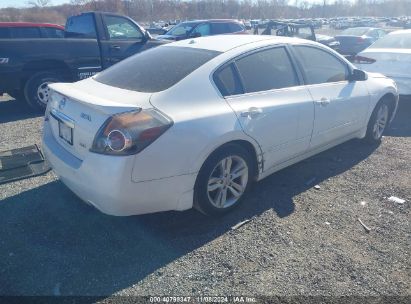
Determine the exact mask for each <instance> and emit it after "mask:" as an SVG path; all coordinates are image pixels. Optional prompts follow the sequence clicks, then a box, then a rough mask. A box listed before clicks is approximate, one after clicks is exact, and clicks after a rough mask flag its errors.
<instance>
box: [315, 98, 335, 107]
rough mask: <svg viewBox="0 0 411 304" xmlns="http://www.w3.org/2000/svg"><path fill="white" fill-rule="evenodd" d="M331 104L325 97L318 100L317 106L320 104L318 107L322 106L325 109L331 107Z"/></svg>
mask: <svg viewBox="0 0 411 304" xmlns="http://www.w3.org/2000/svg"><path fill="white" fill-rule="evenodd" d="M330 102H331V100H330V99H328V98H325V97H323V98H321V99H320V100H316V101H315V104H318V105H321V106H324V107H325V106H327V105H329V104H330Z"/></svg>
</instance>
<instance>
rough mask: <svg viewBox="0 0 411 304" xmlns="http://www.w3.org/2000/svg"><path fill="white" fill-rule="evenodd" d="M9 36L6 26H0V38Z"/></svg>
mask: <svg viewBox="0 0 411 304" xmlns="http://www.w3.org/2000/svg"><path fill="white" fill-rule="evenodd" d="M7 38H10V31H9V29H8V28H6V27H0V39H7Z"/></svg>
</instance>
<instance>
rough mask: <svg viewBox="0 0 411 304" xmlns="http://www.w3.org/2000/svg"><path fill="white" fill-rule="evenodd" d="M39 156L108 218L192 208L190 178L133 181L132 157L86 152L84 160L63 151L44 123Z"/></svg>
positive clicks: (191, 184) (64, 181)
mask: <svg viewBox="0 0 411 304" xmlns="http://www.w3.org/2000/svg"><path fill="white" fill-rule="evenodd" d="M43 153H44V155H45V158H46V159H47V161H48V162H49V163H50V165H51V167H52V169H53V171H54V172H55V173H56V175H57V176H58V177H59V178H60V180H61V181H62V182H63V183H64V184H65V185H66V186H67V187H68V188H69V189H70V190H71V191H73V192H74V193H75V194H76V195H77V196H79V197H80V198H81V199H82V200H83V201H85V202H87V203H89V204H91V205H93V206H94V207H96V208H97V209H98V210H100V211H101V212H103V213H106V214H109V215H116V216H127V215H136V214H144V213H152V212H159V211H168V210H186V209H189V208H191V207H192V203H193V185H194V182H195V176H194V175H181V176H174V177H168V178H164V179H157V180H151V181H143V182H138V183H136V182H133V181H132V180H131V171H132V169H133V164H134V160H135V156H127V157H113V156H106V155H100V154H94V153H90V154H89V155H87V157H86V158H85V159H84V160H80V159H78V158H76V157H75V156H74V155H72V154H71V153H69V152H68V151H67V150H65V149H64V148H63V147H62V146H61V145H60V144H59V143H58V142H57V141H56V139H55V138H54V136H53V134H52V132H51V128H50V126H49V123H48V122H47V121H46V122H45V123H44V130H43Z"/></svg>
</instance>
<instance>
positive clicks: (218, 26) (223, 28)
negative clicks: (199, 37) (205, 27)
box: [211, 22, 230, 35]
mask: <svg viewBox="0 0 411 304" xmlns="http://www.w3.org/2000/svg"><path fill="white" fill-rule="evenodd" d="M211 32H212V33H213V35H219V34H225V33H229V32H230V29H229V27H228V23H223V22H218V23H211Z"/></svg>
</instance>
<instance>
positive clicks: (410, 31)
mask: <svg viewBox="0 0 411 304" xmlns="http://www.w3.org/2000/svg"><path fill="white" fill-rule="evenodd" d="M399 34H411V29H410V30H398V31H394V32H391V33H389V34H388V35H399Z"/></svg>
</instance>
